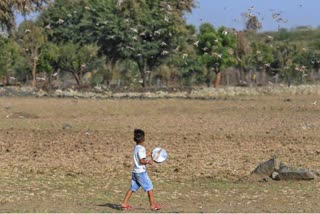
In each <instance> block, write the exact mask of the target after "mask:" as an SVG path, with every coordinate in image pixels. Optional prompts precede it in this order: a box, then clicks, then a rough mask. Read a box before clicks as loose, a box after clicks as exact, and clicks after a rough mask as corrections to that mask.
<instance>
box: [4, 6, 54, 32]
mask: <svg viewBox="0 0 320 214" xmlns="http://www.w3.org/2000/svg"><path fill="white" fill-rule="evenodd" d="M48 3H50V0H23V1H21V0H3V1H0V26H2V27H5V28H7V29H8V30H10V29H12V28H13V27H14V26H15V15H16V13H21V14H22V15H28V14H30V13H32V12H35V11H40V10H42V9H43V8H44V6H45V4H48Z"/></svg>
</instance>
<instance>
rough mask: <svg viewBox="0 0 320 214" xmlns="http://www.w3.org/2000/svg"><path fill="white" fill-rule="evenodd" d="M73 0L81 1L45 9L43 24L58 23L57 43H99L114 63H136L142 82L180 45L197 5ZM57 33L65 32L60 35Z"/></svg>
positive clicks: (188, 0)
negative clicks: (188, 18) (131, 61)
mask: <svg viewBox="0 0 320 214" xmlns="http://www.w3.org/2000/svg"><path fill="white" fill-rule="evenodd" d="M72 2H77V5H76V6H75V7H72V6H69V3H67V4H66V5H64V1H61V0H56V2H55V4H54V5H53V6H52V7H50V8H49V9H48V11H46V12H45V13H44V16H43V20H44V24H51V25H52V26H53V27H54V29H53V34H52V37H51V38H53V39H54V40H56V41H58V40H59V39H62V40H71V41H76V42H79V41H80V40H81V41H80V42H81V43H92V42H97V44H98V45H99V47H100V51H101V53H103V54H104V55H106V56H107V59H108V60H109V63H110V64H111V66H112V65H115V63H116V61H117V60H119V59H131V60H133V61H135V62H136V63H137V64H138V66H139V70H140V74H141V78H142V80H143V86H147V84H148V82H149V81H150V80H151V75H152V72H151V71H152V70H153V69H154V68H155V66H158V65H160V64H161V63H162V62H163V60H165V59H166V58H168V57H169V56H170V55H171V54H172V51H173V50H174V49H176V48H177V44H178V40H179V39H182V36H183V35H184V33H185V31H186V21H185V19H184V15H185V13H186V12H188V11H191V9H192V8H193V6H194V1H193V0H186V1H183V2H182V1H178V0H171V1H169V0H153V1H138V0H126V1H121V0H119V1H111V0H92V1H88V0H74V1H72ZM61 11H62V12H61ZM56 12H57V13H56ZM75 12H76V14H74V13H75ZM57 14H59V16H58V17H57ZM59 20H60V22H59ZM57 32H58V33H57ZM63 32H69V33H63ZM59 34H60V35H63V36H57V35H59ZM77 34H78V36H77ZM55 35H56V36H55ZM73 35H75V36H73ZM68 36H70V37H71V38H68ZM83 38H85V39H83Z"/></svg>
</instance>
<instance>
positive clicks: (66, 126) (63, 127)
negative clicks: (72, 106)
mask: <svg viewBox="0 0 320 214" xmlns="http://www.w3.org/2000/svg"><path fill="white" fill-rule="evenodd" d="M62 129H63V130H68V129H72V126H71V125H70V124H68V123H65V124H63V126H62Z"/></svg>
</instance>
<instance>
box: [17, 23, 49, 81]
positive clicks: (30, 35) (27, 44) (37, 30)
mask: <svg viewBox="0 0 320 214" xmlns="http://www.w3.org/2000/svg"><path fill="white" fill-rule="evenodd" d="M17 37H18V43H19V44H20V46H21V47H22V49H23V50H24V53H25V55H26V56H27V58H28V60H29V62H30V65H31V70H32V86H33V87H35V86H36V74H37V66H38V61H39V57H40V55H41V48H42V47H43V45H44V44H45V43H46V41H47V37H46V34H45V33H44V29H43V28H41V27H38V26H37V25H36V24H35V23H34V22H32V21H24V22H23V23H21V24H20V26H19V28H18V33H17Z"/></svg>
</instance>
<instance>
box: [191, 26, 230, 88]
mask: <svg viewBox="0 0 320 214" xmlns="http://www.w3.org/2000/svg"><path fill="white" fill-rule="evenodd" d="M198 39H199V40H198V44H197V47H198V52H199V54H200V55H201V61H202V63H203V64H204V65H205V66H206V67H207V69H208V70H211V69H213V71H214V73H215V80H214V87H218V86H219V84H220V79H221V70H222V69H223V68H226V67H228V66H231V65H233V64H235V63H236V59H235V55H234V51H235V48H236V36H235V32H234V31H233V30H231V29H227V28H225V27H220V28H219V29H217V30H216V29H215V28H214V27H213V26H212V25H211V24H209V23H204V24H202V25H201V26H200V33H199V35H198ZM208 74H209V73H208ZM208 79H209V82H211V80H210V78H209V77H208Z"/></svg>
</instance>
